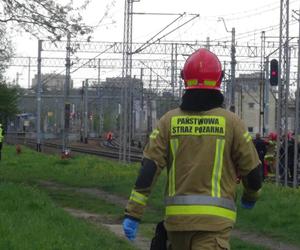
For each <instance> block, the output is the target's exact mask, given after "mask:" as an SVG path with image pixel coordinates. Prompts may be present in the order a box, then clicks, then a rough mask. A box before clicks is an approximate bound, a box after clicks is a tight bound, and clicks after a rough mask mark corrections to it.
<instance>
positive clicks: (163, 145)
mask: <svg viewBox="0 0 300 250" xmlns="http://www.w3.org/2000/svg"><path fill="white" fill-rule="evenodd" d="M222 76H223V72H222V68H221V63H220V61H219V59H218V58H217V56H216V55H215V54H213V53H212V52H210V51H209V50H207V49H199V50H197V51H196V52H194V53H193V54H192V55H191V56H190V57H189V58H188V59H187V61H186V63H185V65H184V68H183V71H182V77H183V80H184V83H185V93H184V95H183V97H182V103H181V105H180V107H179V108H176V109H174V110H171V111H169V112H167V113H166V114H165V115H163V117H162V118H161V119H160V120H159V122H158V125H157V127H156V129H154V130H153V132H152V133H151V135H150V140H149V143H148V144H147V145H146V147H145V149H144V152H143V156H144V158H143V161H142V166H141V170H140V173H139V176H138V177H137V180H136V182H135V186H134V188H133V190H132V193H131V195H130V198H129V201H128V203H127V206H126V208H125V219H124V221H123V229H124V232H125V235H126V236H127V238H128V239H129V240H134V239H135V237H136V233H137V230H138V226H139V223H140V220H141V218H142V215H143V213H144V210H145V208H146V204H147V200H148V197H149V195H150V193H151V191H152V188H153V186H154V184H155V181H156V180H157V177H158V176H159V175H160V173H161V171H162V170H163V169H164V168H167V173H168V183H167V188H166V193H165V204H166V210H165V221H164V226H165V228H166V230H167V234H168V240H169V241H170V243H171V247H172V250H191V249H193V250H198V249H206V250H215V249H229V248H230V246H229V238H230V232H231V230H232V228H233V225H234V223H235V220H236V204H235V200H236V186H237V183H236V179H237V173H239V174H240V175H241V177H242V183H243V185H244V191H243V195H242V198H241V204H242V207H244V208H247V209H251V208H253V207H254V205H255V202H256V201H257V199H258V196H259V190H260V188H261V185H262V182H261V178H260V169H259V167H260V160H259V157H258V155H257V152H256V150H255V147H254V145H253V142H252V139H251V136H250V134H249V133H248V131H247V130H246V128H245V126H244V124H243V122H242V121H241V120H240V119H239V117H238V116H236V115H235V114H234V113H232V112H230V111H227V110H225V109H223V108H222V105H223V101H224V97H223V95H222V93H221V91H220V85H221V81H222Z"/></svg>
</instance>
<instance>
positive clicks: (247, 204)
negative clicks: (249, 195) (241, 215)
mask: <svg viewBox="0 0 300 250" xmlns="http://www.w3.org/2000/svg"><path fill="white" fill-rule="evenodd" d="M241 205H242V208H245V209H252V208H253V207H254V206H255V201H246V200H244V199H242V200H241Z"/></svg>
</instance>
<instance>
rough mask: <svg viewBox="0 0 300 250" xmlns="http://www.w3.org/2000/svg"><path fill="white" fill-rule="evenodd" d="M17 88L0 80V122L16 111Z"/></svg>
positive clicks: (3, 121)
mask: <svg viewBox="0 0 300 250" xmlns="http://www.w3.org/2000/svg"><path fill="white" fill-rule="evenodd" d="M17 102H18V90H17V88H11V87H8V86H7V85H6V84H5V82H3V81H2V82H0V123H5V122H6V121H7V119H8V118H10V117H13V116H14V115H15V114H17V113H18V103H17Z"/></svg>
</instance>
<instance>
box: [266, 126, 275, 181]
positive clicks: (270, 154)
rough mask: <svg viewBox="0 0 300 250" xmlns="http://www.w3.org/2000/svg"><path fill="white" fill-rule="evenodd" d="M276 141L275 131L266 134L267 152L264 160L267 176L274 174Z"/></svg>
mask: <svg viewBox="0 0 300 250" xmlns="http://www.w3.org/2000/svg"><path fill="white" fill-rule="evenodd" d="M276 142H277V134H276V133H275V132H271V133H270V134H269V135H268V141H267V152H266V155H265V161H266V163H267V166H268V174H267V175H268V176H274V175H275V158H276Z"/></svg>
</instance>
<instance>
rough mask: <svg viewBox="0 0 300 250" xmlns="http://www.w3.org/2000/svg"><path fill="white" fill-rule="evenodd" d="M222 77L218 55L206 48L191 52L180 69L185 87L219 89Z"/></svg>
mask: <svg viewBox="0 0 300 250" xmlns="http://www.w3.org/2000/svg"><path fill="white" fill-rule="evenodd" d="M222 77H223V72H222V67H221V63H220V61H219V59H218V57H217V56H216V55H215V54H213V53H212V52H210V51H209V50H207V49H199V50H197V51H195V52H194V53H193V54H191V55H190V56H189V58H188V59H187V60H186V62H185V64H184V67H183V70H182V78H183V80H184V85H185V88H186V89H214V90H220V85H221V81H222Z"/></svg>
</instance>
